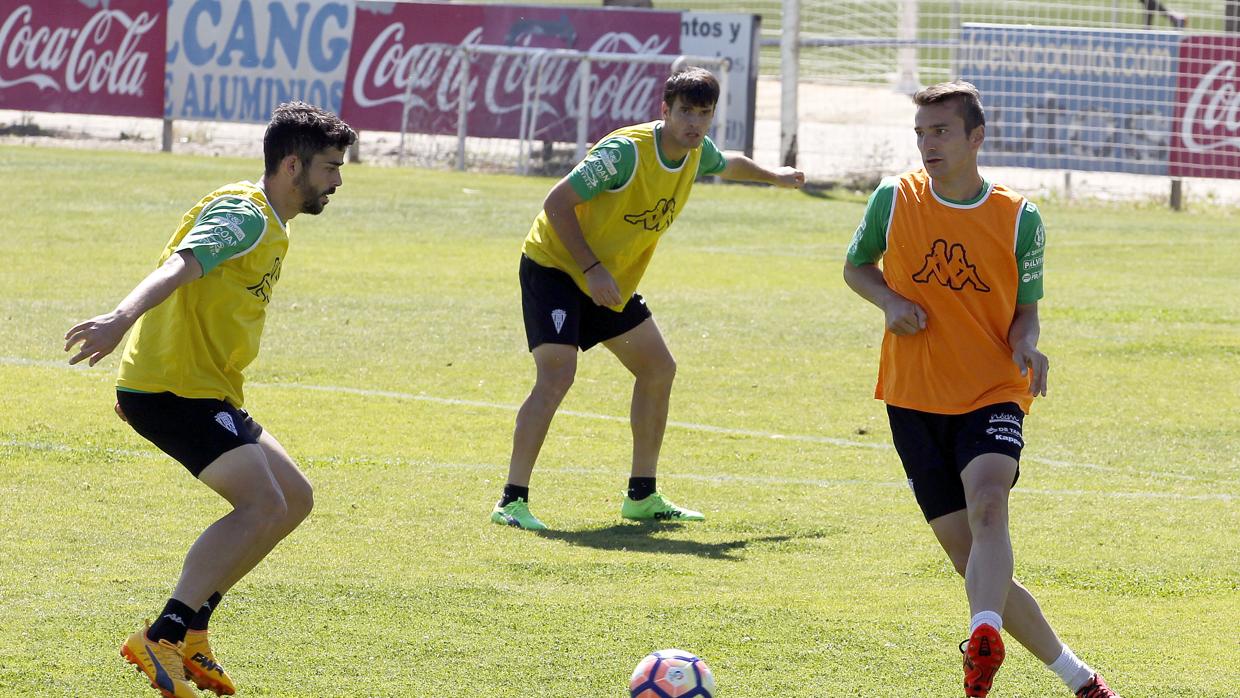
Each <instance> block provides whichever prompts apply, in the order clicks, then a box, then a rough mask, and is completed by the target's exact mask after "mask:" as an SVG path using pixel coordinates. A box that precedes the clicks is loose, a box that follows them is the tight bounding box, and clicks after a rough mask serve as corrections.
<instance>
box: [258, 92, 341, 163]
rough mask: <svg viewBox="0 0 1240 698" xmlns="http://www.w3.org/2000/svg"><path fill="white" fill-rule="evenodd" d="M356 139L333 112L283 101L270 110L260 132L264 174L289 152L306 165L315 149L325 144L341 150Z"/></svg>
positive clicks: (326, 146)
mask: <svg viewBox="0 0 1240 698" xmlns="http://www.w3.org/2000/svg"><path fill="white" fill-rule="evenodd" d="M356 141H357V133H356V132H355V131H354V130H353V129H351V128H349V125H348V124H346V123H345V122H343V121H341V120H340V117H338V116H336V115H335V114H333V113H331V112H329V111H327V110H325V109H320V108H318V107H316V106H314V105H313V104H306V103H305V102H285V103H284V104H281V105H280V106H278V107H276V108H275V111H273V112H271V121H270V123H268V124H267V132H266V133H265V134H263V162H264V164H265V165H266V168H267V169H266V174H275V172H276V170H278V169H280V161H281V160H283V159H284V158H286V157H288V156H289V155H296V156H297V157H299V158H301V161H302V162H303V163H305V164H307V165H308V164H310V161H311V160H313V159H314V156H315V154H316V153H319V152H322V151H324V150H326V149H328V148H339V149H341V150H344V149H346V148H348V147H349V146H351V145H353V144H354V143H355V142H356Z"/></svg>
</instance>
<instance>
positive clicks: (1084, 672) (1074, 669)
mask: <svg viewBox="0 0 1240 698" xmlns="http://www.w3.org/2000/svg"><path fill="white" fill-rule="evenodd" d="M1046 668H1047V669H1050V670H1051V671H1053V672H1055V674H1056V675H1057V676H1059V678H1060V679H1061V680H1062V681H1063V682H1064V684H1066V685H1067V686H1068V689H1069V690H1071V691H1072V692H1073V693H1076V692H1077V691H1079V690H1081V686H1084V685H1085V684H1087V683H1089V680H1090V679H1092V678H1093V677H1094V670H1093V669H1091V668H1089V665H1088V664H1086V663H1085V662H1082V661H1081V660H1080V659H1077V656H1076V655H1075V654H1073V653H1072V649H1071V648H1069V647H1068V646H1067V645H1064V646H1063V652H1060V653H1059V659H1056V660H1055V661H1053V662H1051V663H1050V664H1047V665H1046Z"/></svg>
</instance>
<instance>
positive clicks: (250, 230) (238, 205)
mask: <svg viewBox="0 0 1240 698" xmlns="http://www.w3.org/2000/svg"><path fill="white" fill-rule="evenodd" d="M266 231H267V217H266V216H264V215H263V212H262V211H260V210H259V208H258V205H257V204H255V203H254V202H253V201H250V200H249V199H240V198H220V199H216V200H215V201H213V202H211V203H210V204H208V205H207V208H206V209H205V210H204V211H203V212H202V214H200V215H199V217H198V221H197V222H196V223H194V227H193V228H191V229H190V231H189V232H188V233H186V234H185V237H184V238H182V239H181V244H180V245H177V249H176V251H178V252H179V251H181V250H189V251H191V252H193V253H194V258H195V259H197V260H198V263H199V264H201V265H202V273H203V275H204V276H205V275H207V274H209V273H211V270H212V269H215V268H216V267H218V266H219V265H220V263H222V262H225V261H227V260H229V259H232V258H233V257H239V256H241V255H243V254H245V253H246V252H249V251H250V250H251V249H253V247H254V245H256V244H258V241H259V240H260V239H262V237H263V233H264V232H266Z"/></svg>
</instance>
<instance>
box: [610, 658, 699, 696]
mask: <svg viewBox="0 0 1240 698" xmlns="http://www.w3.org/2000/svg"><path fill="white" fill-rule="evenodd" d="M714 695H715V675H714V674H712V673H711V671H710V667H708V666H706V662H705V661H704V660H702V658H701V657H698V656H697V655H695V654H693V653H692V652H685V651H684V650H659V651H658V652H651V653H650V654H648V655H646V658H645V659H643V660H641V662H639V663H638V664H637V668H636V669H634V670H633V676H632V678H630V679H629V696H630V697H631V698H714Z"/></svg>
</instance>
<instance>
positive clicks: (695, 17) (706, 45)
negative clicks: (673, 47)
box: [680, 11, 762, 156]
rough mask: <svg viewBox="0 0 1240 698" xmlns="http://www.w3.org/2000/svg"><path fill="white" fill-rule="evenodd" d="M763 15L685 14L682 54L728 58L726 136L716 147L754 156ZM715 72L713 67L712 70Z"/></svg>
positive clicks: (681, 25)
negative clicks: (754, 125) (754, 130)
mask: <svg viewBox="0 0 1240 698" xmlns="http://www.w3.org/2000/svg"><path fill="white" fill-rule="evenodd" d="M761 21H762V16H761V15H748V14H724V13H722V12H689V11H686V12H682V13H681V15H680V52H681V53H683V54H686V55H690V56H708V57H715V58H726V59H728V61H729V63H730V66H729V68H728V96H727V100H728V103H727V104H725V105H721V106H720V108H721V109H724V110H725V113H726V115H727V134H726V136H724V137H720V136H718V135H717V134H716V135H715V136H713V138H714V140H715V145H717V146H719V147H720V148H725V149H727V150H740V151H744V153H745V154H746V155H750V156H752V155H753V117H754V107H755V105H756V99H757V87H758V31H759V29H760V26H761ZM712 69H713V67H712Z"/></svg>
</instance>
